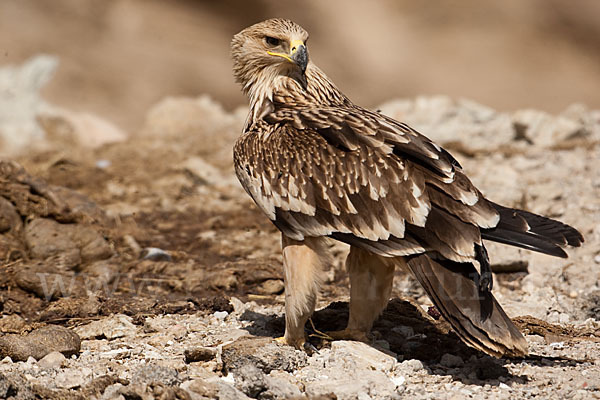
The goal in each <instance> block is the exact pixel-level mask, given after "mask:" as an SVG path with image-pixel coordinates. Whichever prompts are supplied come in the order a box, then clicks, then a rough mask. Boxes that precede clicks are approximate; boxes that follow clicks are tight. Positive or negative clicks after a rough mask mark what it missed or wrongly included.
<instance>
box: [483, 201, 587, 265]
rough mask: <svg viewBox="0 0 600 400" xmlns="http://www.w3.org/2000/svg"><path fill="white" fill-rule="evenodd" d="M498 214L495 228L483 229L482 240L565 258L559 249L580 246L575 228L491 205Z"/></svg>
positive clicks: (527, 213)
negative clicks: (498, 217) (498, 218)
mask: <svg viewBox="0 0 600 400" xmlns="http://www.w3.org/2000/svg"><path fill="white" fill-rule="evenodd" d="M490 203H491V204H492V206H493V207H494V208H495V209H496V210H497V211H498V213H499V214H500V221H499V222H498V225H496V227H494V228H491V229H482V230H481V237H482V238H483V239H487V240H492V241H495V242H500V243H504V244H509V245H512V246H516V247H521V248H523V249H527V250H532V251H537V252H540V253H544V254H549V255H551V256H556V257H562V258H566V257H567V253H565V252H564V250H562V248H561V246H567V245H570V246H575V247H578V246H581V244H582V243H583V241H584V239H583V236H582V235H581V233H579V231H577V230H576V229H575V228H572V227H570V226H569V225H567V224H563V223H562V222H560V221H556V220H553V219H550V218H546V217H542V216H541V215H537V214H533V213H530V212H528V211H523V210H516V209H513V208H508V207H504V206H501V205H499V204H496V203H492V202H490Z"/></svg>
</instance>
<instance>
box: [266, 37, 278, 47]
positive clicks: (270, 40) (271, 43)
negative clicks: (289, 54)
mask: <svg viewBox="0 0 600 400" xmlns="http://www.w3.org/2000/svg"><path fill="white" fill-rule="evenodd" d="M265 42H267V44H268V45H269V46H279V43H280V40H279V39H277V38H274V37H271V36H265Z"/></svg>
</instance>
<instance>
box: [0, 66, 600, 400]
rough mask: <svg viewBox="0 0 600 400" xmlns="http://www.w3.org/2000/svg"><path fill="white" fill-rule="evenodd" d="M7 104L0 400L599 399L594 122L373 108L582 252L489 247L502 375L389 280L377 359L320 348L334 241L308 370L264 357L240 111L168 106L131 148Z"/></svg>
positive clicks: (98, 130) (81, 117)
mask: <svg viewBox="0 0 600 400" xmlns="http://www.w3.org/2000/svg"><path fill="white" fill-rule="evenodd" d="M50 64H51V63H50ZM34 67H35V65H34ZM42 69H43V68H42ZM17 72H18V71H12V72H10V73H11V74H13V75H12V77H13V78H15V74H17V75H18V74H19V73H21V72H22V71H21V72H18V73H17ZM27 74H34V75H35V74H38V75H39V74H41V73H40V72H39V71H38V72H36V69H35V68H33V67H32V68H31V70H30V71H29V72H27ZM42 75H43V74H42ZM0 78H1V76H0ZM14 80H15V79H12V81H14ZM7 81H8V80H6V79H5V80H4V82H7ZM1 82H3V80H2V79H0V83H1ZM36 82H39V80H38V81H36ZM21 86H22V85H21ZM21 86H17V87H15V88H13V89H14V90H13V91H12V92H11V96H12V97H11V99H6V98H0V105H3V107H4V110H6V109H7V107H21V108H20V109H19V110H21V111H22V112H16V111H15V112H4V113H0V137H1V138H2V140H3V141H4V142H3V149H11V151H12V152H11V153H8V152H5V153H4V155H5V156H6V157H4V158H3V160H2V161H1V162H0V260H1V261H0V262H1V264H0V265H1V266H0V313H1V318H0V360H1V361H0V398H15V399H33V398H51V399H52V398H53V399H90V398H97V399H152V398H160V399H175V398H179V399H203V398H222V399H238V398H240V399H243V398H247V397H249V398H259V399H283V398H293V397H302V396H305V397H309V398H328V399H333V398H338V399H369V398H372V399H387V398H400V397H403V396H407V397H408V396H410V397H411V398H413V397H414V398H436V399H437V398H469V397H471V398H531V397H540V398H548V397H552V398H567V397H568V398H591V397H600V273H599V269H600V202H599V200H598V199H599V198H600V172H599V168H600V111H594V110H588V109H586V108H585V107H584V106H583V105H573V106H571V107H569V108H568V109H567V110H566V111H564V112H563V113H561V114H560V115H556V116H553V115H548V114H545V113H542V112H538V111H534V110H522V111H519V112H516V113H514V114H504V113H499V112H496V111H494V110H491V109H489V108H486V107H484V106H482V105H479V104H475V103H473V102H470V101H467V100H452V99H449V98H447V97H427V98H417V99H414V100H399V101H393V102H390V103H387V104H384V105H382V106H381V112H383V113H386V114H388V115H391V116H393V117H396V118H399V119H402V120H404V121H406V122H409V123H411V124H412V125H413V126H415V127H416V128H418V129H420V130H421V131H423V132H424V133H426V134H428V136H430V137H431V138H433V139H435V140H436V141H438V142H439V143H441V144H443V145H444V146H445V147H446V148H447V149H449V150H450V151H451V152H452V153H453V154H454V155H455V156H456V157H457V158H458V159H459V161H460V162H461V164H462V165H463V167H464V169H465V170H466V171H467V173H468V175H469V176H470V177H471V178H472V180H473V181H474V182H475V183H476V184H477V185H478V187H479V188H480V189H481V190H482V191H483V192H484V193H485V194H486V195H487V196H488V197H490V198H491V199H493V200H494V201H497V202H499V203H502V204H505V205H508V206H518V207H520V208H525V209H528V210H531V211H533V212H537V213H541V214H544V215H548V216H551V217H554V218H557V219H560V220H562V221H564V222H566V223H569V224H571V225H573V226H575V227H577V228H578V229H579V230H580V231H581V232H582V233H583V235H584V236H585V238H586V242H585V244H584V246H583V247H581V248H577V249H570V250H569V255H570V258H569V259H554V258H551V257H547V256H543V255H538V254H532V253H528V252H526V251H521V250H515V249H511V248H507V247H502V246H495V245H490V246H489V247H490V249H489V251H490V257H491V260H492V264H493V269H494V271H495V281H496V285H495V287H494V292H495V294H496V296H497V298H498V300H499V301H500V303H501V304H503V306H504V307H505V309H506V311H507V312H508V314H509V315H511V316H512V317H513V318H514V320H515V322H516V323H517V325H518V326H519V328H520V329H521V330H522V332H524V333H525V334H526V338H527V341H528V342H529V344H530V351H531V355H530V356H529V357H527V358H524V359H512V360H511V359H494V358H491V357H488V356H485V355H483V354H481V353H478V352H476V351H474V350H472V349H470V348H468V347H466V346H465V345H463V344H462V343H461V342H460V341H459V339H458V338H457V337H456V336H455V335H454V334H453V333H452V332H450V331H449V327H448V325H447V324H446V322H444V321H443V319H440V318H439V317H438V316H437V315H436V312H435V309H433V308H430V306H431V303H430V302H429V301H428V299H427V297H426V296H425V295H424V292H423V291H422V290H421V289H420V288H419V287H418V286H417V285H416V284H415V282H414V281H413V280H412V278H410V277H408V276H405V275H403V274H402V273H401V272H400V271H398V273H397V276H396V280H395V286H394V292H393V299H392V300H391V302H390V304H389V306H388V307H387V309H386V310H385V312H384V314H383V315H382V317H381V318H380V319H379V320H378V321H377V323H376V325H375V328H374V332H373V340H372V343H370V344H363V343H355V342H347V341H339V342H333V343H331V342H328V341H326V340H323V339H321V338H320V337H319V333H318V332H317V331H328V330H333V329H340V328H342V327H343V325H344V322H345V319H346V318H347V313H348V305H347V299H348V297H347V296H348V289H347V286H348V278H347V276H346V274H345V272H344V271H343V267H342V265H343V257H344V255H345V252H346V251H347V249H346V248H345V247H344V246H343V245H341V244H337V243H333V242H332V243H331V251H332V253H333V254H334V256H335V262H334V264H333V265H331V266H330V268H329V269H328V270H327V271H326V274H325V275H326V276H325V283H324V285H323V289H322V296H321V300H320V303H319V311H318V312H317V313H316V314H315V316H314V317H313V319H312V322H313V323H314V327H308V331H309V334H310V335H311V341H312V343H313V344H314V345H315V346H316V347H317V348H318V349H319V350H318V352H317V353H314V354H311V355H308V354H305V353H304V352H300V351H296V350H294V349H292V348H289V347H286V346H282V345H280V344H277V343H276V342H274V341H273V338H275V337H277V336H280V335H281V334H282V333H283V328H284V322H283V318H282V312H283V282H282V274H281V256H280V251H279V235H278V233H277V231H276V230H275V229H274V227H273V226H272V225H271V224H270V223H269V222H268V221H267V220H266V219H265V218H264V217H263V216H262V215H261V214H260V212H259V211H258V210H257V209H256V208H255V207H254V205H253V204H252V202H251V201H250V200H249V198H248V197H247V196H246V194H245V193H244V192H243V190H242V189H241V187H240V186H239V185H238V184H237V182H236V179H235V177H234V175H233V171H232V165H231V147H232V143H233V141H234V140H235V138H236V136H237V135H238V133H239V131H240V129H241V126H242V125H243V122H244V118H245V112H246V110H245V109H239V110H237V111H235V112H233V113H228V112H225V111H224V110H223V109H222V107H221V106H220V105H219V104H217V103H215V102H213V101H212V100H210V98H209V97H206V96H201V97H199V98H195V99H191V98H169V99H165V100H163V101H161V102H160V103H158V104H157V105H155V106H154V107H153V108H152V109H150V110H149V111H148V113H147V115H146V122H145V125H144V127H143V128H141V129H140V130H139V131H137V132H135V133H134V134H132V135H126V134H124V133H122V132H120V131H119V130H118V128H116V127H115V126H114V125H112V124H110V123H108V122H107V121H104V120H101V119H100V118H98V117H96V116H93V115H88V114H82V113H76V112H72V111H69V110H64V109H59V108H57V107H52V106H50V105H48V104H45V103H44V102H43V101H41V100H40V99H39V98H37V97H36V95H35V91H36V88H35V87H34V88H29V89H23V88H22V87H21ZM25 92H27V93H29V97H27V96H25V95H24V94H23V93H25ZM4 93H7V91H4V92H3V91H1V90H0V94H3V95H4ZM15 93H16V94H15ZM24 96H25V97H24ZM0 97H1V96H0ZM19 104H21V106H19ZM24 110H27V112H25V111H24ZM15 138H17V139H18V143H16V144H15V143H14V142H11V140H16V139H15Z"/></svg>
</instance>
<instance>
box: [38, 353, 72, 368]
mask: <svg viewBox="0 0 600 400" xmlns="http://www.w3.org/2000/svg"><path fill="white" fill-rule="evenodd" d="M66 361H67V358H66V357H65V356H64V355H63V354H62V353H60V352H58V351H53V352H51V353H48V354H46V355H45V356H44V357H43V358H42V359H41V360H40V361H38V365H39V366H40V368H53V369H57V368H60V367H62V366H63V365H64V364H65V362H66Z"/></svg>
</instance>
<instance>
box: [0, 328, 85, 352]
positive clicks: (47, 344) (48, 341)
mask: <svg viewBox="0 0 600 400" xmlns="http://www.w3.org/2000/svg"><path fill="white" fill-rule="evenodd" d="M80 349H81V339H80V338H79V336H77V333H75V332H73V331H72V330H71V329H67V328H64V327H62V326H57V325H49V326H44V327H42V328H39V329H35V330H33V331H31V332H28V333H27V334H25V335H19V334H8V335H4V336H2V337H0V357H6V356H8V357H10V358H11V359H12V360H13V361H26V360H27V359H28V358H29V357H32V358H34V359H35V360H39V359H41V358H43V357H44V356H45V355H46V354H48V353H51V352H53V351H58V352H60V353H63V354H64V355H65V356H71V355H73V354H78V353H79V350H80Z"/></svg>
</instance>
